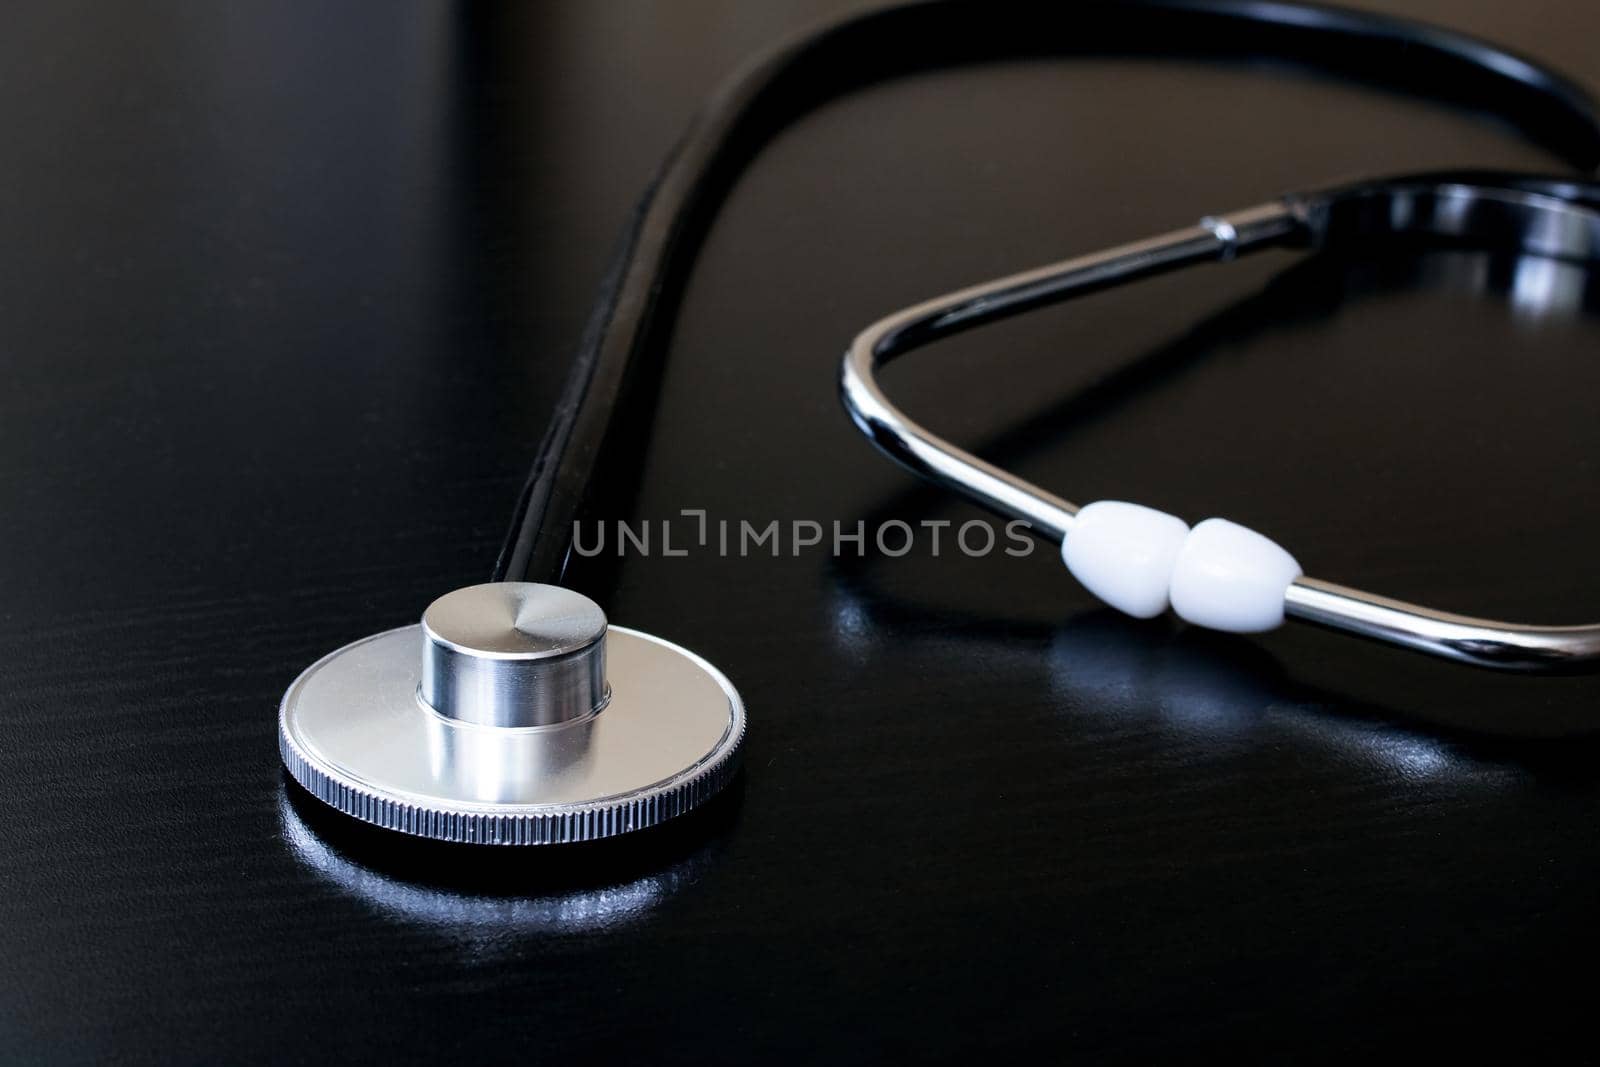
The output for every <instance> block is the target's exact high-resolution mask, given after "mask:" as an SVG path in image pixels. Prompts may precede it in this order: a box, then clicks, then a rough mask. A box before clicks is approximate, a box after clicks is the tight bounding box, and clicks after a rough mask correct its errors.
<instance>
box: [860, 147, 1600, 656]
mask: <svg viewBox="0 0 1600 1067" xmlns="http://www.w3.org/2000/svg"><path fill="white" fill-rule="evenodd" d="M1391 236H1410V237H1418V236H1420V237H1426V238H1432V239H1439V240H1446V241H1465V242H1471V243H1476V244H1480V245H1483V246H1485V247H1490V248H1497V249H1503V250H1508V251H1512V250H1514V251H1518V252H1522V253H1525V254H1528V255H1535V256H1543V257H1548V258H1551V259H1560V260H1566V261H1570V262H1576V263H1584V264H1594V263H1597V262H1600V185H1595V184H1591V183H1585V182H1577V181H1568V180H1564V179H1547V178H1538V177H1531V176H1527V175H1516V174H1486V173H1462V174H1455V173H1445V174H1426V175H1414V176H1406V177H1397V178H1388V179H1378V180H1372V181H1367V182H1362V183H1360V184H1357V185H1352V186H1346V187H1340V188H1336V189H1331V190H1325V191H1320V192H1315V193H1303V194H1297V195H1293V196H1288V197H1284V198H1283V199H1281V200H1277V201H1272V202H1269V203H1265V204H1260V205H1257V206H1254V207H1250V208H1246V209H1244V210H1241V211H1236V212H1231V213H1229V214H1227V215H1220V216H1208V217H1207V218H1204V219H1201V220H1200V221H1199V222H1198V223H1196V224H1195V225H1194V226H1192V227H1189V228H1187V229H1182V230H1174V231H1172V232H1171V233H1166V234H1162V235H1160V236H1157V237H1152V238H1148V239H1146V240H1142V241H1136V242H1133V243H1131V244H1126V245H1122V246H1120V247H1117V248H1111V249H1107V250H1105V251H1102V252H1092V253H1089V254H1088V255H1083V256H1079V257H1077V258H1074V259H1069V260H1065V261H1063V262H1060V263H1055V264H1051V265H1049V266H1045V267H1040V268H1038V269H1036V270H1031V271H1026V272H1023V273H1021V274H1014V275H1011V276H1009V277H1005V278H998V279H995V280H994V281H989V282H984V283H982V284H979V285H975V286H971V287H969V288H966V289H962V290H959V291H957V292H953V293H949V294H947V295H945V296H939V297H935V298H933V299H932V300H928V301H925V302H923V303H921V304H918V305H916V306H914V307H910V308H906V309H904V310H902V311H897V312H895V313H893V314H891V315H888V316H886V317H885V318H883V319H880V320H879V321H878V322H876V323H874V324H872V325H871V326H869V327H867V328H866V329H865V330H863V331H862V332H861V333H860V334H859V335H858V336H857V337H856V339H855V341H854V343H853V344H852V345H851V346H850V349H849V351H848V352H846V354H845V357H844V361H843V363H842V364H841V366H840V371H839V392H840V396H841V398H842V400H843V403H844V407H845V410H846V412H848V414H849V415H850V418H851V419H852V420H853V421H854V422H855V424H856V427H857V428H858V429H860V431H861V432H862V433H863V434H864V435H865V436H866V437H867V439H868V440H870V441H871V442H872V443H873V444H874V445H875V446H877V448H878V449H879V450H880V451H882V452H883V453H884V454H886V455H888V456H889V457H890V458H892V459H894V460H895V461H897V462H898V463H900V464H901V465H903V466H905V467H906V468H908V469H909V470H911V471H912V472H914V473H916V474H918V475H921V476H922V477H924V478H926V479H928V480H929V481H931V482H935V483H937V484H939V485H942V486H945V487H946V488H949V489H952V490H954V491H956V492H958V493H960V494H962V495H963V496H966V497H967V498H968V499H970V500H972V501H974V502H975V503H977V504H979V505H981V506H983V507H984V508H987V509H988V510H990V511H993V512H995V513H996V514H999V515H1002V516H1004V517H1006V518H1011V519H1020V520H1023V521H1025V522H1027V523H1028V524H1029V525H1030V527H1031V529H1032V530H1033V532H1034V533H1035V534H1036V535H1037V536H1039V537H1041V538H1044V539H1045V540H1047V541H1050V542H1052V543H1055V544H1059V545H1061V547H1062V555H1063V560H1064V562H1065V563H1066V565H1067V567H1068V569H1069V570H1071V571H1072V572H1073V574H1074V575H1075V576H1076V577H1077V578H1078V579H1079V581H1081V582H1082V583H1083V584H1084V585H1085V586H1086V587H1087V588H1088V589H1089V590H1090V591H1091V592H1093V593H1095V594H1096V595H1097V596H1099V597H1100V598H1101V599H1102V600H1104V601H1106V602H1107V603H1109V604H1111V605H1112V606H1113V607H1116V608H1119V609H1120V610H1122V611H1125V612H1126V613H1128V614H1131V615H1135V616H1140V617H1148V616H1152V615H1157V614H1160V613H1161V612H1162V611H1165V610H1166V609H1167V608H1168V607H1169V606H1170V607H1171V608H1172V609H1173V610H1174V611H1175V612H1176V613H1177V614H1178V615H1179V616H1180V617H1182V618H1183V619H1184V620H1185V621H1187V622H1190V623H1192V624H1194V625H1197V626H1204V627H1209V628H1211V629H1219V630H1228V631H1233V632H1239V633H1251V632H1259V631H1262V630H1269V629H1273V628H1275V627H1277V626H1278V625H1280V624H1282V622H1283V621H1284V620H1285V618H1297V619H1302V620H1304V621H1307V622H1312V623H1316V624H1318V625H1320V626H1324V627H1327V628H1329V629H1333V630H1339V631H1342V632H1345V633H1349V634H1354V635H1357V636H1360V637H1366V638H1370V639H1372V640H1375V641H1381V642H1384V643H1387V644H1391V645H1398V646H1400V647H1403V648H1409V649H1413V650H1415V651H1418V652H1425V653H1428V654H1430V655H1434V656H1441V657H1443V658H1446V659H1451V660H1455V661H1457V662H1461V663H1469V664H1472V665H1475V666H1479V667H1492V668H1497V669H1500V670H1507V671H1524V672H1554V671H1590V670H1595V669H1597V668H1600V623H1587V624H1577V625H1570V626H1546V625H1532V624H1526V623H1511V622H1499V621H1496V620H1493V619H1479V618H1473V617H1471V616H1467V615H1458V614H1453V613H1450V612H1444V611H1439V610H1437V609H1434V608H1429V607H1423V606H1421V605H1417V604H1407V603H1404V602H1402V601H1399V600H1393V599H1390V598H1388V597H1382V596H1378V595H1376V594H1373V593H1368V592H1364V591H1362V590H1359V589H1351V588H1348V587H1346V586H1342V585H1336V584H1334V583H1332V582H1326V581H1321V580H1319V579H1316V578H1309V577H1306V576H1305V575H1304V574H1302V573H1301V571H1300V565H1299V563H1298V562H1297V561H1296V560H1295V559H1294V558H1293V557H1292V556H1290V555H1289V554H1288V553H1287V552H1285V551H1284V550H1283V549H1281V548H1279V547H1278V546H1277V545H1275V544H1273V543H1272V542H1271V541H1269V540H1267V539H1266V538H1265V537H1262V536H1261V535H1260V534H1257V533H1255V532H1254V531H1252V530H1248V529H1246V528H1244V527H1242V526H1239V525H1237V524H1236V523H1231V522H1229V521H1227V520H1226V519H1219V518H1211V519H1206V520H1204V521H1203V522H1200V523H1198V524H1197V525H1195V526H1194V528H1193V529H1192V530H1191V529H1190V528H1189V526H1188V524H1187V523H1185V522H1183V521H1182V520H1181V519H1178V518H1176V517H1174V516H1171V515H1166V514H1163V513H1161V512H1158V511H1155V510H1154V509H1152V508H1147V507H1143V506H1140V505H1137V504H1130V503H1128V502H1125V501H1112V500H1105V501H1097V502H1095V503H1093V504H1089V505H1087V506H1084V507H1082V508H1080V507H1079V506H1078V505H1076V504H1073V503H1069V502H1068V501H1066V500H1064V499H1062V498H1061V497H1059V496H1056V495H1055V494H1053V493H1051V492H1049V491H1047V490H1045V489H1043V488H1041V487H1039V486H1036V485H1033V484H1031V483H1029V482H1027V481H1024V480H1023V479H1021V478H1019V477H1017V476H1016V475H1014V474H1011V473H1010V472H1008V471H1004V470H1001V469H999V468H998V467H995V466H993V465H991V464H989V463H986V462H984V461H983V460H982V459H979V458H978V457H977V456H974V455H972V454H970V453H968V452H966V451H964V450H962V449H961V448H959V447H958V446H956V445H955V444H953V443H952V442H950V441H947V440H945V439H944V438H942V437H939V436H938V435H937V434H934V433H933V432H931V431H929V430H928V429H926V428H925V427H923V426H920V425H918V424H917V423H916V422H915V421H913V420H912V419H911V418H909V417H908V416H907V415H906V414H905V413H904V412H903V411H901V410H900V409H899V408H898V407H896V406H895V405H894V403H892V402H891V401H890V400H889V398H888V396H887V394H886V393H885V392H884V390H883V388H882V386H881V385H880V384H879V381H878V370H879V368H880V367H881V366H883V365H884V364H885V363H888V362H889V361H891V360H893V359H897V358H899V357H901V356H903V355H905V354H907V353H909V352H911V351H913V350H915V349H917V348H920V347H922V346H924V345H927V344H930V343H932V342H934V341H936V340H938V339H939V338H941V337H943V336H947V335H949V334H952V333H955V332H957V331H959V330H965V329H970V328H972V327H974V326H979V325H982V324H983V323H986V322H993V321H996V320H998V319H1002V318H1006V317H1009V316H1012V315H1018V314H1021V313H1023V312H1026V311H1029V310H1032V309H1034V308H1038V307H1042V306H1045V305H1047V304H1053V303H1057V302H1061V301H1065V300H1069V299H1072V298H1074V297H1078V296H1082V295H1085V294H1087V293H1091V292H1096V291H1099V290H1102V289H1106V288H1110V287H1112V286H1117V285H1124V284H1128V283H1130V282H1135V281H1138V280H1140V279H1142V278H1148V277H1151V276H1153V275H1156V274H1160V273H1164V272H1167V271H1171V270H1177V269H1180V268H1184V267H1190V266H1193V265H1196V264H1200V263H1210V262H1222V261H1227V260H1231V259H1233V258H1234V257H1235V256H1239V255H1244V254H1247V253H1250V252H1254V251H1257V250H1260V249H1264V248H1274V247H1277V248H1283V247H1302V248H1317V247H1324V246H1330V245H1339V244H1345V243H1350V242H1359V241H1371V240H1376V239H1382V238H1384V237H1391Z"/></svg>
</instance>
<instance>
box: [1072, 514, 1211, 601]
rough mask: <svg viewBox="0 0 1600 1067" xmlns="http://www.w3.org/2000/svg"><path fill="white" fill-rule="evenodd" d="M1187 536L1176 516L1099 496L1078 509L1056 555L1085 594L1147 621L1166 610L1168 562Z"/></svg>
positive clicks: (1174, 559)
mask: <svg viewBox="0 0 1600 1067" xmlns="http://www.w3.org/2000/svg"><path fill="white" fill-rule="evenodd" d="M1188 535H1189V525H1188V523H1186V522H1184V521H1183V520H1182V519H1180V518H1178V517H1177V516H1175V515H1168V514H1167V513H1166V512H1164V511H1156V510H1155V509H1154V508H1147V507H1144V506H1143V505H1141V504H1129V503H1126V502H1124V501H1121V500H1100V501H1097V502H1095V503H1093V504H1090V505H1088V506H1087V507H1085V508H1083V509H1082V510H1081V511H1079V512H1078V515H1077V518H1076V519H1075V520H1074V521H1073V524H1072V531H1071V532H1070V533H1069V534H1067V537H1066V540H1065V541H1063V542H1062V545H1061V559H1062V561H1063V562H1065V563H1066V565H1067V569H1068V570H1069V571H1071V572H1072V574H1073V577H1075V578H1077V579H1078V581H1080V582H1082V583H1083V584H1084V587H1085V588H1087V589H1088V590H1089V592H1091V593H1093V594H1094V595H1095V596H1097V597H1099V598H1100V599H1101V600H1104V601H1105V602H1106V603H1107V604H1110V605H1111V606H1112V607H1114V608H1116V609H1117V610H1118V611H1125V612H1127V613H1128V614H1129V615H1132V616H1134V617H1135V618H1140V619H1148V618H1152V617H1154V616H1156V615H1160V614H1161V613H1162V612H1163V611H1166V610H1167V589H1168V587H1169V585H1170V583H1171V580H1172V568H1173V564H1174V562H1175V561H1176V560H1177V558H1178V551H1179V549H1181V548H1182V546H1183V543H1184V538H1186V537H1187V536H1188Z"/></svg>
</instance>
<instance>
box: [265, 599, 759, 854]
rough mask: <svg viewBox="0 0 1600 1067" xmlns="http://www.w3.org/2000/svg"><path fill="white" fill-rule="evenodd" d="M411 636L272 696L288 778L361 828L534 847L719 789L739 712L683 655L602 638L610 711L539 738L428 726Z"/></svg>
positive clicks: (530, 731) (628, 825)
mask: <svg viewBox="0 0 1600 1067" xmlns="http://www.w3.org/2000/svg"><path fill="white" fill-rule="evenodd" d="M423 640H424V637H423V630H422V627H421V626H419V625H418V626H405V627H401V628H400V629H398V630H390V631H388V632H386V633H381V634H376V635H374V636H372V637H368V638H364V639H363V640H360V641H357V642H355V643H353V644H350V645H346V646H345V647H344V648H341V649H339V650H338V651H336V652H333V653H330V654H329V655H327V656H325V657H323V658H322V659H321V660H319V661H318V662H316V663H314V664H312V665H311V666H310V667H309V668H307V669H306V671H305V673H303V674H301V675H300V677H299V678H298V679H296V680H295V682H294V684H293V685H291V686H290V687H289V690H288V692H287V693H285V694H284V697H283V703H282V704H281V705H280V707H279V711H278V743H279V749H280V751H281V753H282V756H283V763H284V766H285V767H287V768H288V771H289V774H290V775H291V776H292V777H293V778H294V779H295V781H297V782H299V783H300V784H301V785H302V786H304V787H305V788H306V789H307V790H308V791H309V792H310V793H311V794H312V795H314V796H316V797H317V798H318V799H319V800H322V801H323V802H324V803H327V804H329V805H331V806H332V807H334V808H337V809H338V810H339V811H342V812H344V813H345V814H347V815H351V816H353V817H355V818H357V819H361V820H363V821H365V822H369V823H374V824H376V825H378V826H382V827H385V828H387V829H391V830H398V831H401V832H402V833H408V834H415V835H418V836H420V837H430V838H435V839H438V840H443V841H463V842H474V843H481V844H502V845H543V844H557V843H563V842H571V841H587V840H592V839H595V838H602V837H610V836H613V835H615V834H621V833H626V832H628V831H630V830H638V829H643V828H644V827H647V826H652V825H655V824H656V823H659V822H662V821H664V820H666V819H670V818H672V817H673V816H675V815H680V814H682V813H684V812H686V811H689V810H690V809H691V808H694V807H695V806H696V805H698V804H700V803H702V802H703V801H705V800H707V799H708V798H710V797H711V796H713V795H715V794H716V792H717V791H718V790H719V789H721V788H722V786H723V785H724V784H726V783H727V781H728V779H729V778H730V777H731V776H732V774H733V771H734V770H735V768H736V765H737V760H738V755H739V750H740V747H741V745H742V744H743V742H744V705H743V703H742V702H741V701H740V699H739V694H738V693H737V692H736V691H735V690H734V688H733V685H732V684H731V683H730V682H729V681H728V679H727V678H725V677H724V676H723V675H722V673H721V672H720V671H718V670H717V669H716V668H715V667H712V666H711V665H710V664H709V663H707V662H706V661H705V660H703V659H701V658H700V657H699V656H696V655H695V654H694V653H692V652H689V651H687V650H685V649H682V648H679V647H678V646H677V645H674V644H672V643H671V642H668V641H663V640H661V639H660V638H657V637H652V636H650V635H649V634H644V633H639V632H638V631H636V630H629V629H626V628H624V627H620V626H612V627H609V628H608V630H607V632H606V656H607V670H606V673H607V677H608V680H609V683H610V688H611V695H610V700H609V701H608V702H607V703H606V704H605V705H604V706H603V707H601V708H600V710H598V711H596V712H594V713H592V714H589V715H585V716H582V717H580V718H576V719H572V720H569V721H565V722H558V723H553V724H549V725H540V726H524V727H505V726H490V725H483V724H480V723H476V722H468V721H462V720H460V719H454V718H449V717H446V716H444V715H441V714H440V713H439V712H437V711H435V710H434V709H433V708H431V707H429V706H428V705H427V704H426V703H424V702H423V701H422V700H421V699H420V698H419V696H418V693H417V688H418V685H419V683H420V681H421V667H420V658H419V651H420V650H421V649H422V648H423Z"/></svg>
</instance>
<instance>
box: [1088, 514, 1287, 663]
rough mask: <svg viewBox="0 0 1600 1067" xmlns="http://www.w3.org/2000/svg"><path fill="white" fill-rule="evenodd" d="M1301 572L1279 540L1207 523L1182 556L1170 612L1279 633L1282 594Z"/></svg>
mask: <svg viewBox="0 0 1600 1067" xmlns="http://www.w3.org/2000/svg"><path fill="white" fill-rule="evenodd" d="M1075 535H1076V533H1075V532H1074V536H1075ZM1070 540H1071V539H1070V537H1069V539H1068V541H1069V543H1070ZM1300 574H1301V571H1300V564H1299V563H1297V562H1295V558H1294V557H1293V556H1291V555H1289V553H1287V552H1285V551H1284V550H1283V549H1282V548H1280V547H1278V545H1277V544H1276V543H1275V542H1273V541H1271V540H1269V539H1268V538H1265V537H1263V536H1261V535H1260V534H1258V533H1256V532H1255V531H1254V530H1251V529H1248V528H1246V527H1244V526H1240V525H1239V524H1238V523H1234V522H1229V521H1228V520H1227V519H1207V520H1205V521H1204V522H1202V523H1199V524H1198V525H1196V526H1195V528H1194V529H1193V530H1192V531H1191V532H1190V533H1189V536H1188V538H1187V539H1186V540H1185V541H1184V543H1183V547H1182V549H1181V550H1180V551H1179V552H1178V558H1177V562H1176V564H1175V565H1174V567H1173V569H1172V584H1171V595H1172V610H1173V611H1175V612H1177V613H1178V615H1179V616H1180V617H1181V618H1182V619H1184V620H1185V621H1186V622H1192V623H1194V624H1195V625H1196V626H1206V627H1210V628H1211V629H1213V630H1227V631H1230V632H1232V633H1241V634H1248V633H1259V632H1261V631H1263V630H1272V629H1276V628H1277V627H1279V626H1281V625H1283V597H1284V594H1285V593H1286V592H1287V591H1288V589H1289V586H1290V584H1291V583H1293V582H1294V580H1295V579H1296V578H1298V577H1300Z"/></svg>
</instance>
